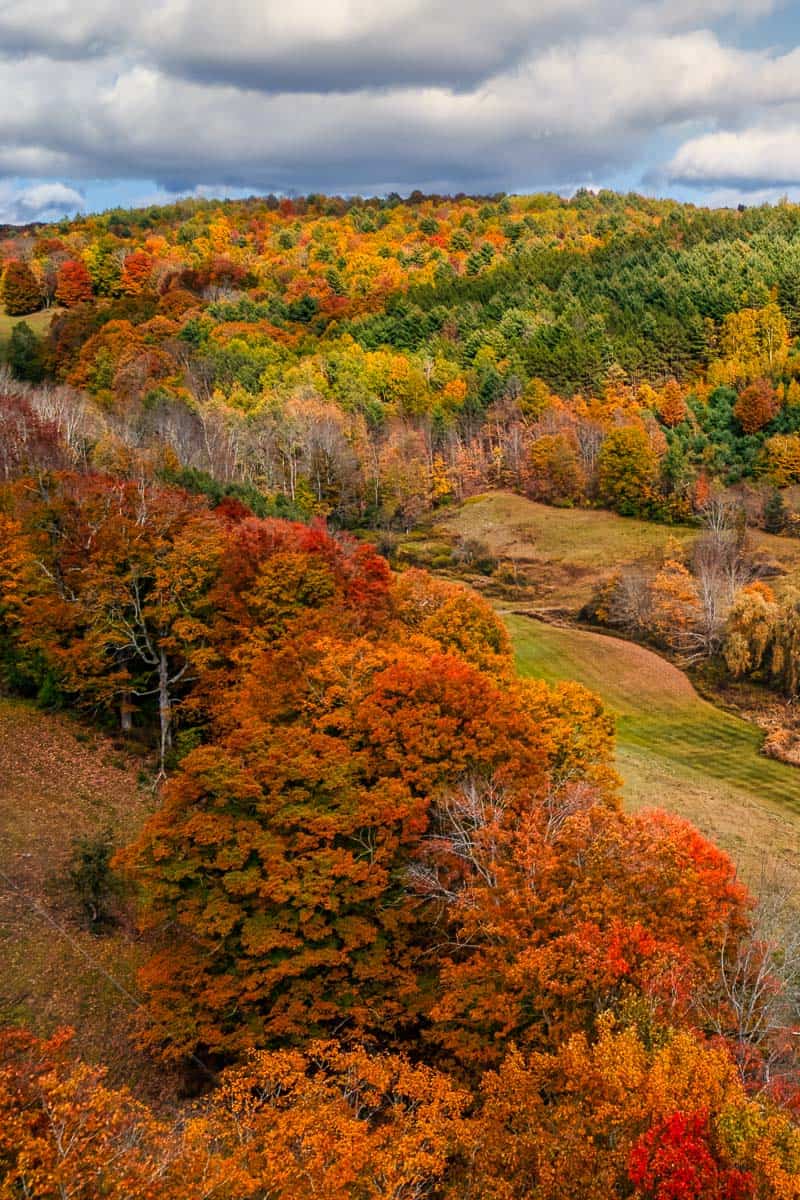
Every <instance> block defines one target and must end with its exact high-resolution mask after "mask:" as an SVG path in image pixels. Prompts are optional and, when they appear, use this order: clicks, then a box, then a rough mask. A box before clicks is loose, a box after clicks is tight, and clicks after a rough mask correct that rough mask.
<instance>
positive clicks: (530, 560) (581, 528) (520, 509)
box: [434, 492, 800, 613]
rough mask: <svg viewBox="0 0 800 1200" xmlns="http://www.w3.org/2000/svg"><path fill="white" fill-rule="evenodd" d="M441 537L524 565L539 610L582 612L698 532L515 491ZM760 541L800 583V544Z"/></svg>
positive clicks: (452, 518) (494, 498) (451, 519)
mask: <svg viewBox="0 0 800 1200" xmlns="http://www.w3.org/2000/svg"><path fill="white" fill-rule="evenodd" d="M434 530H435V536H437V537H438V536H444V537H449V538H456V537H458V538H465V539H466V538H474V539H476V540H478V541H480V542H483V543H485V545H486V546H488V548H489V549H490V550H491V552H492V554H493V555H494V556H495V557H496V558H498V559H500V560H501V561H503V562H506V563H508V564H510V565H511V566H516V567H519V568H523V569H524V573H525V578H526V584H528V585H529V588H528V590H529V591H530V593H531V599H532V600H533V601H534V602H535V603H536V604H537V605H539V606H540V607H546V608H561V609H565V610H567V611H569V612H573V613H576V612H578V610H579V609H580V608H582V607H583V605H584V604H586V603H587V602H588V601H589V600H590V599H591V597H592V595H593V593H594V591H595V589H596V588H597V585H598V584H599V583H600V582H601V580H603V579H605V578H606V577H607V576H608V575H609V574H611V572H612V571H614V570H616V569H618V568H620V567H622V566H625V565H626V564H628V563H632V562H636V561H640V560H643V559H655V558H659V557H661V556H662V555H663V553H664V550H665V548H667V547H668V546H669V545H670V544H675V543H677V545H678V546H681V547H686V546H687V545H688V544H690V543H691V542H692V541H693V540H694V539H695V538H696V537H697V534H698V530H697V529H696V528H693V527H690V526H687V525H655V524H653V523H652V522H650V521H639V520H637V519H635V518H634V517H620V516H618V515H617V514H616V513H612V512H607V511H605V510H603V509H595V508H551V507H549V506H548V505H546V504H537V503H536V502H535V501H533V500H527V499H525V497H524V496H517V495H514V494H513V493H512V492H488V493H486V494H485V495H482V496H474V497H473V498H472V499H471V500H468V501H467V502H466V503H465V504H462V505H461V506H460V507H459V508H458V509H454V510H451V511H449V512H447V513H446V514H445V515H444V516H443V517H442V518H440V519H439V520H437V522H436V524H435V526H434ZM751 537H752V542H753V546H754V548H755V549H756V550H758V551H760V552H761V554H762V555H763V556H764V557H765V558H768V559H769V560H771V561H772V562H773V563H774V564H775V567H776V568H777V569H779V570H780V571H782V572H783V573H784V575H785V577H786V582H787V583H788V582H793V583H796V584H797V585H800V541H798V540H797V539H792V538H782V537H774V536H773V535H771V534H768V533H761V532H760V531H757V530H754V531H753V532H752V534H751Z"/></svg>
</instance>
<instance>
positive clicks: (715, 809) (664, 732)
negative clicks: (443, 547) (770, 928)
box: [505, 615, 800, 886]
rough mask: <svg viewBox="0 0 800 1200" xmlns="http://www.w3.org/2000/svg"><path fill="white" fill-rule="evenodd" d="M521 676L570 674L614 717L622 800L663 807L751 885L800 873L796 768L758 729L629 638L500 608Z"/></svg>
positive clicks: (634, 805)
mask: <svg viewBox="0 0 800 1200" xmlns="http://www.w3.org/2000/svg"><path fill="white" fill-rule="evenodd" d="M505 619H506V623H507V625H508V628H509V630H510V633H511V636H512V638H513V641H514V646H515V649H516V654H517V663H518V667H519V670H520V672H521V673H522V674H523V675H532V676H536V677H538V678H542V679H546V680H548V681H550V682H554V681H556V680H563V679H573V680H577V681H578V682H579V683H582V684H584V685H585V686H586V687H588V688H590V689H591V690H592V691H593V692H595V693H596V694H597V695H599V696H600V697H601V698H602V699H603V701H604V702H605V704H606V705H607V707H608V708H609V709H610V710H611V711H612V712H613V713H614V714H615V715H616V716H617V745H618V751H617V766H618V769H619V771H620V774H621V775H622V777H623V782H624V796H625V800H626V803H627V804H628V805H629V806H630V807H632V808H640V807H653V806H657V807H660V808H665V809H668V810H669V811H671V812H675V813H677V814H679V815H680V816H683V817H685V818H687V819H688V820H690V821H691V822H692V823H693V824H694V825H696V826H697V828H698V829H700V830H701V831H702V832H703V833H704V834H706V836H708V837H709V838H711V840H712V841H714V842H715V843H716V844H717V845H719V846H721V847H722V848H723V849H725V850H727V851H728V853H729V854H730V855H731V856H732V857H733V859H734V860H735V862H736V863H737V865H738V866H739V867H740V869H741V872H742V875H743V877H744V878H745V879H746V880H747V881H748V883H750V884H751V885H753V886H755V885H757V884H758V880H759V876H760V875H761V873H762V870H763V869H764V868H765V866H766V865H767V864H774V863H775V861H776V860H780V861H782V862H784V863H785V864H786V866H787V867H788V868H790V869H791V871H792V873H793V874H794V873H795V872H796V873H797V874H798V875H800V771H798V770H797V769H796V768H794V767H789V766H786V765H784V764H783V763H779V762H775V761H773V760H772V759H768V758H765V757H764V756H763V755H761V754H760V753H759V747H760V745H761V741H762V738H763V734H762V733H761V731H760V730H759V729H757V728H756V727H755V726H754V725H751V724H749V723H748V722H746V721H742V720H740V719H739V718H737V717H734V716H732V715H730V714H728V713H726V712H723V711H722V710H721V709H718V708H716V707H715V706H714V705H713V704H710V703H709V702H708V701H706V700H703V699H702V698H701V697H700V696H699V695H698V694H697V692H696V691H695V690H694V688H693V686H692V684H691V683H690V681H689V680H688V678H687V677H686V675H684V673H683V672H682V671H679V670H678V668H677V667H674V666H673V665H672V664H671V663H669V662H667V661H666V660H665V659H663V658H661V657H660V656H659V655H658V654H654V653H653V652H652V651H650V650H646V649H645V648H644V647H642V646H637V645H635V644H633V643H631V642H625V641H622V640H620V639H618V638H614V637H607V636H605V635H603V634H597V633H590V632H585V631H583V630H579V629H570V628H561V627H557V626H553V625H546V624H544V623H543V622H541V621H538V620H535V619H533V618H531V617H529V616H521V615H506V617H505Z"/></svg>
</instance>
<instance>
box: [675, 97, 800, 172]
mask: <svg viewBox="0 0 800 1200" xmlns="http://www.w3.org/2000/svg"><path fill="white" fill-rule="evenodd" d="M666 170H667V175H668V177H669V178H670V179H672V180H680V181H681V182H683V183H690V184H695V185H700V186H702V187H716V186H719V185H724V186H728V187H737V188H740V189H742V190H743V191H750V190H753V191H756V190H760V189H764V188H770V187H772V188H775V187H783V186H789V185H792V184H800V115H798V117H797V119H795V120H794V121H792V122H791V123H789V124H785V125H783V124H781V125H778V126H773V127H771V126H763V125H762V126H751V127H748V128H745V129H740V130H724V131H720V132H717V133H710V134H705V135H703V136H701V137H695V138H692V139H690V140H689V141H687V142H685V143H684V144H683V145H682V146H681V147H680V149H679V150H678V152H677V154H675V156H674V157H673V159H672V161H671V162H670V163H669V164H668V166H667V169H666Z"/></svg>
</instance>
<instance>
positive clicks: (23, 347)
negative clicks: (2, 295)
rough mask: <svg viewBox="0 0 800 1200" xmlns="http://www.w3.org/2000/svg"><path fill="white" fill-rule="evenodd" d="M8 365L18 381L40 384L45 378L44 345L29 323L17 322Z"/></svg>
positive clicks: (12, 331)
mask: <svg viewBox="0 0 800 1200" xmlns="http://www.w3.org/2000/svg"><path fill="white" fill-rule="evenodd" d="M8 365H9V366H10V367H11V370H12V371H13V372H14V375H15V376H16V378H17V379H23V380H25V381H26V382H27V383H40V382H41V380H42V379H43V378H44V354H43V350H42V343H41V341H40V340H39V338H38V337H37V336H36V334H35V333H34V332H33V330H32V329H31V327H30V325H29V324H28V323H27V321H17V323H16V324H15V325H14V327H13V328H12V330H11V338H10V340H9V344H8Z"/></svg>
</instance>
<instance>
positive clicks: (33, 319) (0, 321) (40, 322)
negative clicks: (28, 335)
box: [0, 308, 64, 358]
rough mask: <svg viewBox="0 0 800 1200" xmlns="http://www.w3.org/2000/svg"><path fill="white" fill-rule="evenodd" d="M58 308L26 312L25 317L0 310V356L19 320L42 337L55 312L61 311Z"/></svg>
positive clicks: (3, 354) (3, 353) (4, 350)
mask: <svg viewBox="0 0 800 1200" xmlns="http://www.w3.org/2000/svg"><path fill="white" fill-rule="evenodd" d="M63 311H64V310H63V309H58V308H42V309H40V310H39V312H35V313H28V315H27V317H10V316H9V315H8V313H5V312H0V358H4V357H5V353H6V348H7V346H8V343H9V340H10V338H11V330H12V329H13V328H14V326H15V325H18V324H19V323H20V321H25V322H26V323H27V324H28V325H30V327H31V329H32V330H33V332H34V333H35V334H37V335H38V336H39V337H42V336H43V335H44V334H45V333H47V330H48V329H49V327H50V322H51V321H52V319H53V317H54V316H56V314H57V313H59V312H63Z"/></svg>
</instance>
